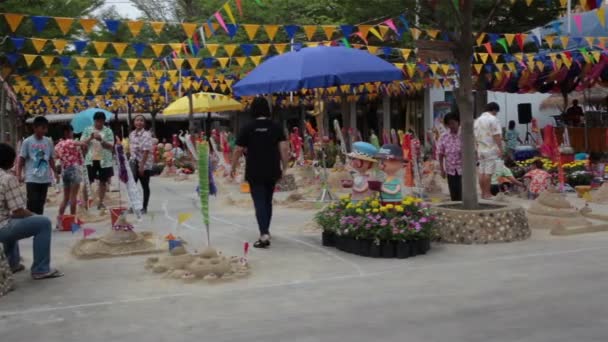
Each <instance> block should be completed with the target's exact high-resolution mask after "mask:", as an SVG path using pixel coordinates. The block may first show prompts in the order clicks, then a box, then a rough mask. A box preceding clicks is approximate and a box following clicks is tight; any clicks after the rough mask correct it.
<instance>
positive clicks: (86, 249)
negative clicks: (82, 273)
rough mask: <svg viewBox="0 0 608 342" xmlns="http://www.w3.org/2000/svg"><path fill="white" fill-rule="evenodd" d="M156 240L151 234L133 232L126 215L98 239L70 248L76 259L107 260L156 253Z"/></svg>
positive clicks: (84, 241) (87, 240)
mask: <svg viewBox="0 0 608 342" xmlns="http://www.w3.org/2000/svg"><path fill="white" fill-rule="evenodd" d="M157 252H160V250H159V249H158V248H157V244H156V238H155V237H154V234H153V233H151V232H140V233H137V232H135V231H134V228H133V225H132V224H131V223H129V222H128V221H127V218H126V214H123V215H121V216H120V218H119V219H118V220H117V221H116V223H115V224H114V225H113V226H112V230H111V231H110V232H109V233H107V234H106V235H104V236H102V237H100V238H88V239H87V238H84V239H82V240H80V241H78V242H77V243H76V244H75V245H74V247H72V254H74V255H75V256H76V257H78V258H83V259H86V258H107V257H116V256H126V255H135V254H148V253H157Z"/></svg>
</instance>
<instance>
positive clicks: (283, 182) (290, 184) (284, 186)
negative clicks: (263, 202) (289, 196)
mask: <svg viewBox="0 0 608 342" xmlns="http://www.w3.org/2000/svg"><path fill="white" fill-rule="evenodd" d="M276 188H277V191H279V192H284V191H294V190H296V189H297V188H298V187H297V186H296V178H295V177H294V175H285V176H284V177H283V178H281V179H280V180H279V182H278V183H277V186H276Z"/></svg>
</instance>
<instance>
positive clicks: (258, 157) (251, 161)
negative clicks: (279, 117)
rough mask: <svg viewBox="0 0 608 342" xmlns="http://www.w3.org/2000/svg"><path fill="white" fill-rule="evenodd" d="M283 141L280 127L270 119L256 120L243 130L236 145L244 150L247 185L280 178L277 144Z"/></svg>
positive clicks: (279, 154) (279, 157) (283, 134)
mask: <svg viewBox="0 0 608 342" xmlns="http://www.w3.org/2000/svg"><path fill="white" fill-rule="evenodd" d="M285 140H286V139H285V133H283V130H282V129H281V127H280V126H279V125H277V124H276V123H274V122H272V120H270V119H266V118H264V119H256V120H254V121H253V122H252V123H250V124H248V125H247V126H245V127H244V128H243V130H242V131H241V133H240V134H239V136H238V138H237V139H236V144H237V146H241V147H243V148H245V149H246V151H245V153H246V161H247V165H246V167H245V179H246V180H247V181H248V182H249V183H259V182H276V181H278V180H279V178H281V152H280V150H279V143H280V142H281V141H285Z"/></svg>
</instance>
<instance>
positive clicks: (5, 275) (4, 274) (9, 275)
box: [0, 244, 14, 297]
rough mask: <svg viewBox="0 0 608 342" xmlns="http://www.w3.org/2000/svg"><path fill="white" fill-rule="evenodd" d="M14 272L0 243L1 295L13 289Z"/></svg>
mask: <svg viewBox="0 0 608 342" xmlns="http://www.w3.org/2000/svg"><path fill="white" fill-rule="evenodd" d="M13 286H14V284H13V272H11V268H10V266H9V264H8V260H7V259H6V256H5V255H4V249H3V246H2V244H0V297H2V296H4V295H5V294H7V293H9V292H10V291H12V290H13Z"/></svg>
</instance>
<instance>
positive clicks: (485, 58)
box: [477, 53, 490, 64]
mask: <svg viewBox="0 0 608 342" xmlns="http://www.w3.org/2000/svg"><path fill="white" fill-rule="evenodd" d="M477 55H478V56H479V58H480V59H481V61H482V62H483V64H486V63H488V57H489V56H490V55H489V54H487V53H478V54H477Z"/></svg>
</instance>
